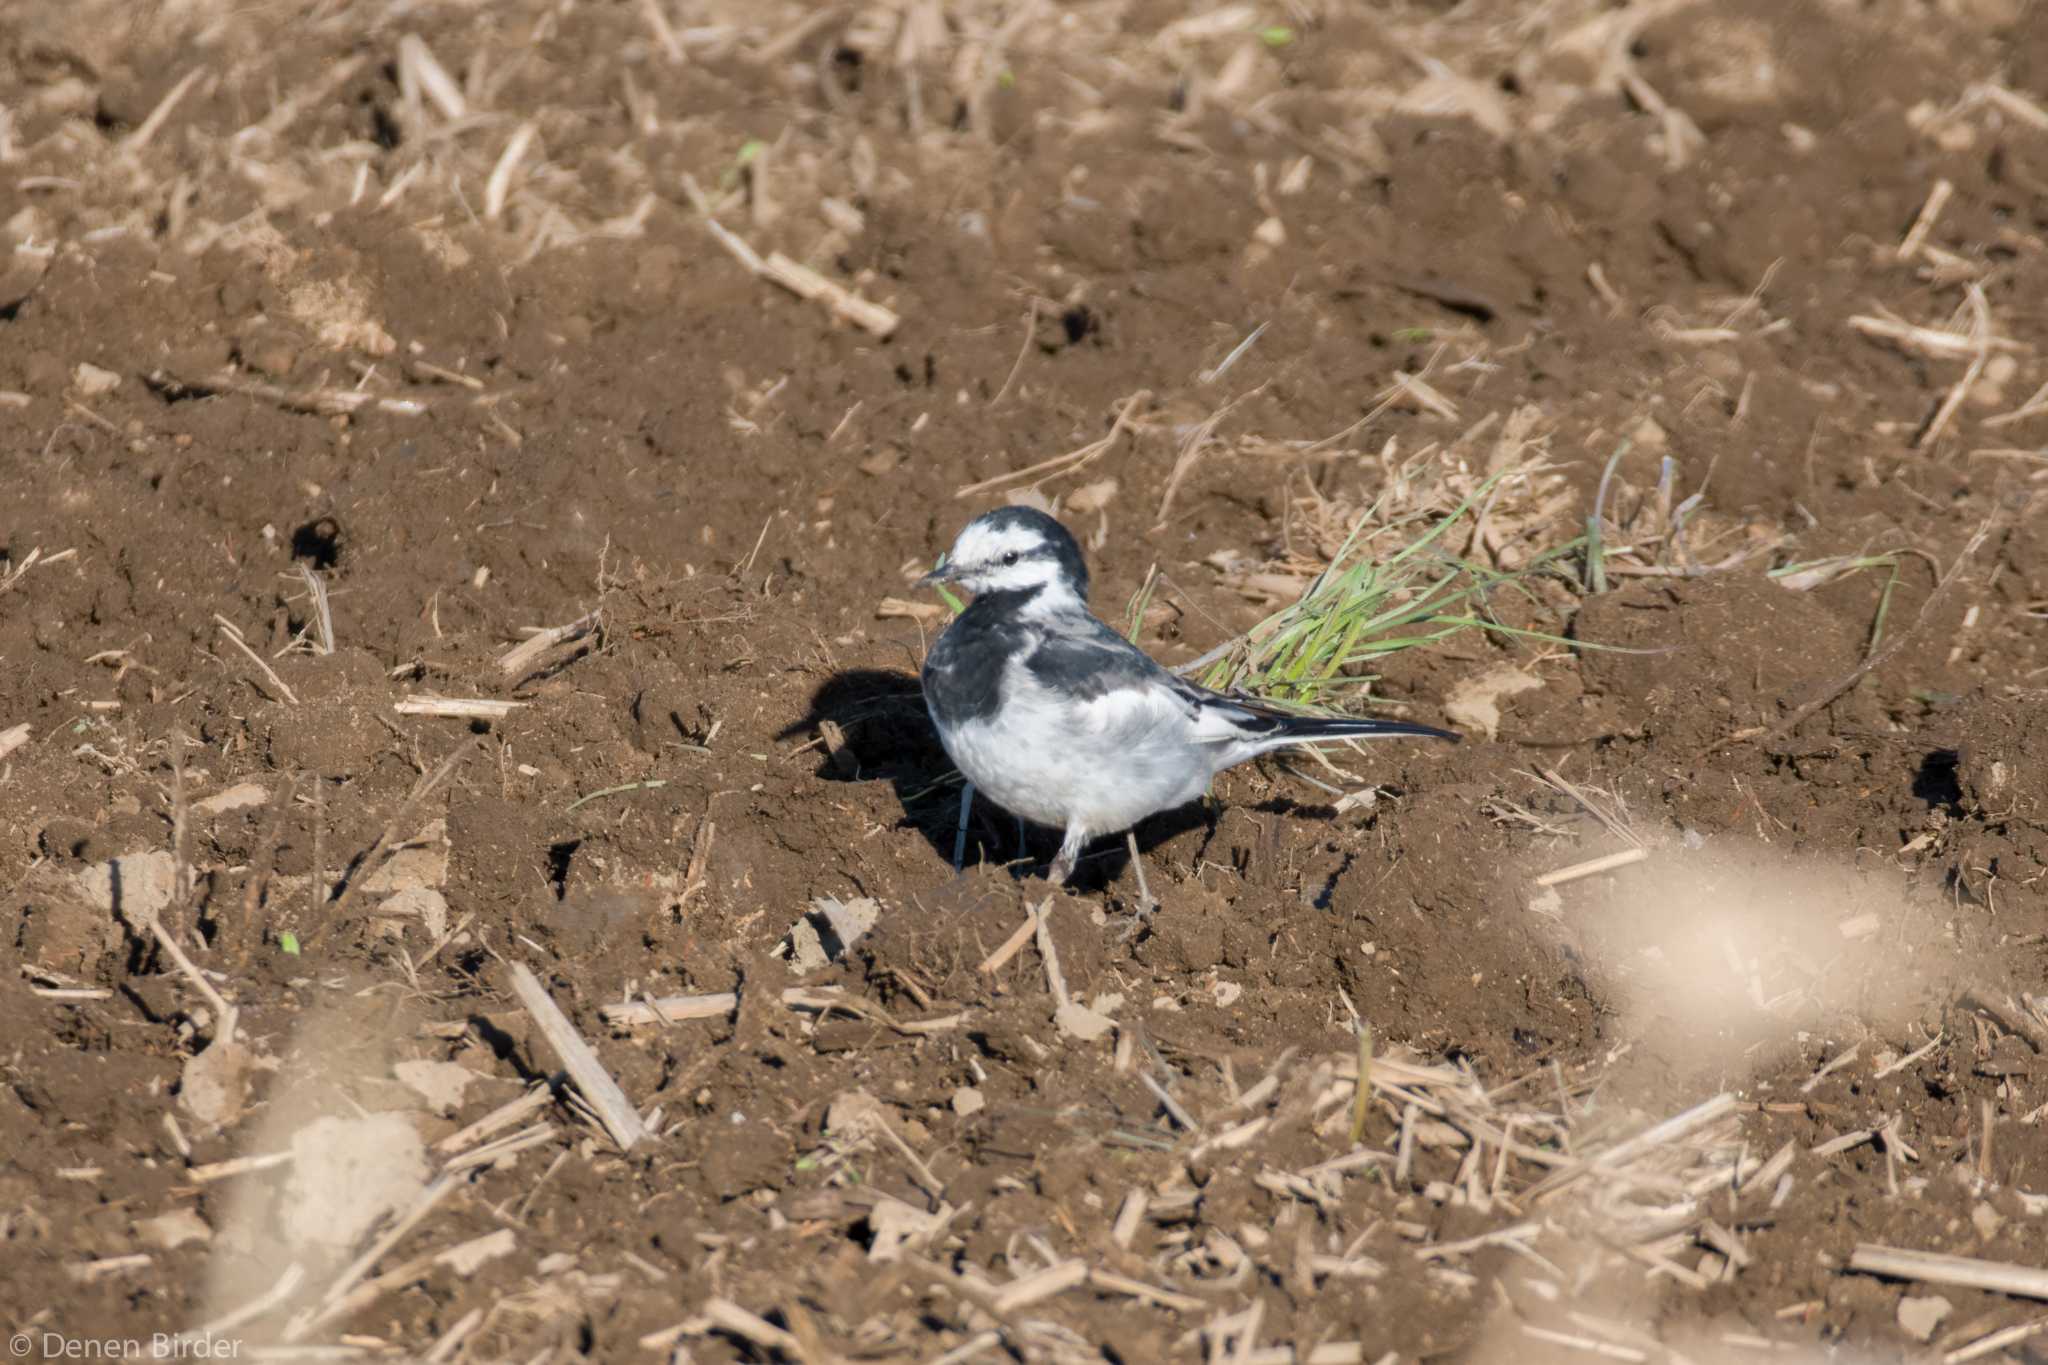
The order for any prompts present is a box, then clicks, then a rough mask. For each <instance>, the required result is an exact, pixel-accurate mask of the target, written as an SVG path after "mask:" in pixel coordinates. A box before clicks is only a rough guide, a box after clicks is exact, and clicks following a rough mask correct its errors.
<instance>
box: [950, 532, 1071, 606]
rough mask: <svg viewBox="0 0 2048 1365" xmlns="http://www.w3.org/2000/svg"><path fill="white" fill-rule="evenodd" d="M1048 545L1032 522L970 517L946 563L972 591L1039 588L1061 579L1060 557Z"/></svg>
mask: <svg viewBox="0 0 2048 1365" xmlns="http://www.w3.org/2000/svg"><path fill="white" fill-rule="evenodd" d="M1048 548H1049V546H1048V542H1047V541H1046V539H1045V537H1044V536H1043V535H1041V534H1039V532H1037V531H1035V530H1033V529H1032V528H1031V527H1029V526H991V525H989V524H988V523H986V522H983V521H971V522H969V523H967V526H966V529H964V530H962V531H961V532H960V538H959V539H957V540H955V541H954V542H953V548H952V549H951V550H950V551H948V552H947V554H946V567H947V568H948V569H949V570H951V571H952V573H953V575H954V577H955V579H956V581H958V582H959V584H960V586H962V587H964V588H966V589H967V590H968V591H969V592H976V593H983V592H1013V591H1019V590H1026V589H1031V588H1039V587H1044V586H1045V585H1047V584H1050V583H1056V582H1058V581H1059V579H1060V565H1059V561H1058V560H1057V559H1056V558H1054V557H1053V556H1051V555H1050V554H1047V553H1045V552H1046V550H1047V549H1048ZM1013 555H1014V556H1015V559H1014V560H1012V559H1011V556H1013Z"/></svg>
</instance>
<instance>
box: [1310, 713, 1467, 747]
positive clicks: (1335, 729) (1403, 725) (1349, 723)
mask: <svg viewBox="0 0 2048 1365" xmlns="http://www.w3.org/2000/svg"><path fill="white" fill-rule="evenodd" d="M1272 719H1273V721H1274V722H1275V724H1274V726H1273V730H1272V734H1273V737H1274V738H1275V739H1278V738H1282V737H1285V738H1286V739H1288V740H1289V741H1292V742H1296V743H1303V742H1308V741H1313V740H1318V739H1393V738H1395V737H1397V736H1401V735H1409V736H1413V737H1415V738H1419V739H1447V740H1449V741H1451V743H1453V744H1456V743H1457V742H1458V741H1459V740H1461V739H1463V738H1464V736H1463V735H1459V734H1454V733H1452V732H1451V731H1449V730H1439V729H1437V728H1436V727H1435V726H1434V725H1418V724H1416V723H1415V722H1414V721H1411V720H1337V719H1325V718H1323V717H1320V716H1287V715H1274V716H1273V717H1272Z"/></svg>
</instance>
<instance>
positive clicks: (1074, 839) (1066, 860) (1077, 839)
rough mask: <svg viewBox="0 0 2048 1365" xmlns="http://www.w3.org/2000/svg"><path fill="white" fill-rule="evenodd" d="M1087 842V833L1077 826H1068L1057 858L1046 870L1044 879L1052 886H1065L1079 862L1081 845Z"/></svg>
mask: <svg viewBox="0 0 2048 1365" xmlns="http://www.w3.org/2000/svg"><path fill="white" fill-rule="evenodd" d="M1087 842H1088V832H1087V831H1086V830H1084V829H1082V828H1081V827H1080V826H1079V825H1068V826H1067V832H1066V836H1065V837H1064V838H1062V839H1061V840H1060V851H1059V856H1058V857H1056V858H1054V859H1053V860H1052V866H1051V867H1050V868H1047V869H1046V873H1045V875H1046V878H1047V879H1048V880H1049V881H1051V882H1052V884H1053V885H1054V886H1064V885H1066V882H1067V878H1069V877H1071V876H1073V875H1074V864H1075V863H1078V862H1080V861H1081V845H1083V844H1085V843H1087Z"/></svg>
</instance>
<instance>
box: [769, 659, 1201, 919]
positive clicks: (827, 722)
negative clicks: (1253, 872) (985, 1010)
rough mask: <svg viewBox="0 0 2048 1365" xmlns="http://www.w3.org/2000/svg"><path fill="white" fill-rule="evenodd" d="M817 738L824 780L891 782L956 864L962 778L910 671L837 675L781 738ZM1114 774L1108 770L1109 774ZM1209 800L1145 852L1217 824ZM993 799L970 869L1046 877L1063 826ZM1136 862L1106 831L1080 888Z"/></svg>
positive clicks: (914, 825) (1149, 829)
mask: <svg viewBox="0 0 2048 1365" xmlns="http://www.w3.org/2000/svg"><path fill="white" fill-rule="evenodd" d="M799 737H811V738H812V739H813V740H814V742H815V743H816V745H817V750H818V776H819V777H821V778H823V779H824V780H825V781H827V782H887V783H889V785H890V786H891V788H892V789H893V790H894V792H895V795H896V801H897V804H898V805H899V807H900V808H901V810H902V812H903V816H902V819H901V820H900V821H899V822H898V825H897V828H899V829H902V828H909V829H914V830H916V831H917V832H918V833H919V834H921V835H923V836H924V839H925V841H926V842H927V843H929V844H930V845H931V846H932V849H933V851H935V852H936V853H937V854H938V855H939V856H940V857H941V858H942V859H944V860H945V863H946V866H947V867H949V868H950V867H951V866H952V862H953V850H954V845H955V841H956V840H957V838H958V833H959V828H960V784H961V778H960V774H959V773H958V771H956V770H955V769H954V767H953V761H952V760H951V759H950V758H948V757H946V751H945V749H944V748H942V747H941V746H940V744H939V736H938V732H937V731H936V730H934V729H933V728H932V722H931V716H930V714H929V713H927V712H926V710H925V705H924V692H923V690H922V689H921V688H920V687H919V685H918V681H917V679H916V678H915V677H914V676H912V675H911V674H908V673H894V672H889V671H886V670H882V669H872V668H856V669H848V670H846V671H844V672H841V673H835V674H833V675H832V676H831V677H830V678H827V679H826V680H825V681H824V682H823V683H822V684H820V686H819V687H818V690H817V691H816V692H814V693H812V694H811V704H810V710H809V712H808V713H807V714H806V715H804V716H803V717H802V718H801V719H799V720H797V721H794V722H792V723H791V724H790V725H788V726H787V727H785V728H784V729H783V730H782V731H781V732H780V733H778V734H777V735H776V738H777V739H781V740H788V739H796V738H799ZM1107 776H1108V775H1105V777H1106V778H1107ZM1204 804H1205V803H1196V804H1194V805H1189V806H1186V807H1183V808H1182V809H1180V810H1174V811H1167V812H1164V813H1162V814H1160V815H1156V816H1153V817H1152V818H1151V819H1149V820H1147V821H1145V822H1144V823H1143V824H1142V825H1140V826H1139V827H1138V844H1139V848H1140V849H1141V850H1145V849H1150V848H1152V847H1153V846H1155V845H1157V844H1160V843H1163V842H1165V841H1166V840H1168V839H1171V838H1173V837H1174V836H1175V835H1178V834H1182V833H1184V832H1186V831H1187V830H1190V829H1196V828H1199V827H1202V826H1204V825H1211V824H1212V821H1211V818H1210V816H1209V814H1208V813H1207V812H1206V811H1205V809H1204ZM1023 835H1024V842H1023V844H1022V846H1021V847H1020V845H1019V842H1018V823H1017V821H1016V820H1015V819H1014V818H1013V817H1012V816H1011V815H1010V814H1009V813H1008V812H1007V811H1005V810H1003V809H1002V808H1001V807H999V806H997V805H996V804H995V803H994V802H992V801H990V800H988V799H987V798H986V797H984V796H981V795H979V794H977V795H976V797H975V800H974V805H973V809H972V813H971V814H970V815H969V817H968V822H967V843H966V849H965V856H964V857H963V859H962V861H961V865H962V866H963V867H972V866H974V865H975V864H976V863H981V862H986V863H992V864H1000V865H1002V866H1004V867H1006V868H1008V869H1009V872H1010V875H1011V876H1012V877H1014V878H1016V879H1018V880H1020V881H1021V880H1024V879H1026V878H1030V877H1042V876H1044V875H1045V869H1046V865H1047V864H1048V863H1049V862H1050V861H1051V860H1052V855H1053V854H1054V852H1055V851H1057V849H1058V847H1059V840H1060V836H1059V832H1058V831H1057V830H1045V829H1042V828H1040V827H1038V826H1035V825H1028V824H1027V825H1025V826H1023ZM1129 862H1130V854H1129V852H1128V851H1127V850H1126V848H1125V845H1124V842H1123V840H1122V839H1121V838H1115V837H1111V836H1107V835H1105V836H1104V837H1102V838H1099V839H1097V840H1095V841H1094V842H1093V843H1091V844H1090V845H1089V847H1088V850H1087V853H1086V854H1085V855H1084V856H1083V858H1082V859H1081V864H1080V867H1079V868H1078V869H1077V870H1076V872H1075V874H1074V880H1073V887H1074V889H1075V890H1079V891H1087V890H1100V889H1101V888H1103V887H1105V886H1107V885H1109V884H1111V883H1113V882H1114V881H1116V879H1117V878H1118V877H1120V876H1121V875H1122V874H1123V872H1124V868H1125V865H1126V864H1127V863H1129Z"/></svg>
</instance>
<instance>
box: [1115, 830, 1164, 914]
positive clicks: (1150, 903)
mask: <svg viewBox="0 0 2048 1365" xmlns="http://www.w3.org/2000/svg"><path fill="white" fill-rule="evenodd" d="M1124 843H1125V844H1127V845H1128V846H1129V847H1130V850H1131V871H1133V872H1135V873H1137V874H1138V915H1139V918H1141V919H1142V918H1143V917H1144V916H1146V915H1149V914H1151V913H1152V912H1153V911H1154V910H1156V909H1158V908H1159V902H1158V901H1155V900H1153V899H1152V888H1151V887H1149V886H1147V885H1145V860H1144V859H1143V858H1141V857H1139V856H1138V831H1136V830H1135V829H1127V830H1125V831H1124Z"/></svg>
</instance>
